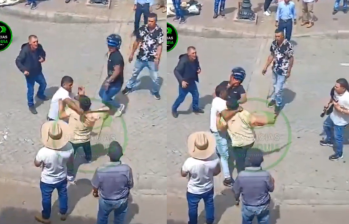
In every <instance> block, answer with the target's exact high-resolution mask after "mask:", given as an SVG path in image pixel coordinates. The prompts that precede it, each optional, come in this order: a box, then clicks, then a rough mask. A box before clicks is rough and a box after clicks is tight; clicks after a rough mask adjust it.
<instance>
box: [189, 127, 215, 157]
mask: <svg viewBox="0 0 349 224" xmlns="http://www.w3.org/2000/svg"><path fill="white" fill-rule="evenodd" d="M188 152H189V155H190V156H191V157H193V158H195V159H207V158H209V157H210V156H212V155H213V154H214V153H215V152H216V139H215V138H214V136H213V135H212V134H211V133H209V132H194V133H192V134H191V135H190V136H189V138H188Z"/></svg>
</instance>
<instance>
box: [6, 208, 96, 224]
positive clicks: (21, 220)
mask: <svg viewBox="0 0 349 224" xmlns="http://www.w3.org/2000/svg"><path fill="white" fill-rule="evenodd" d="M37 214H39V212H38V211H35V210H27V209H23V208H14V207H8V208H4V209H2V210H1V213H0V223H3V224H37V222H36V221H35V219H34V216H35V215H37ZM51 222H52V223H57V224H58V223H65V224H78V223H83V224H96V222H97V220H96V219H92V218H86V217H76V216H70V217H68V219H67V220H66V221H65V222H62V221H60V220H59V218H58V216H56V217H53V219H51Z"/></svg>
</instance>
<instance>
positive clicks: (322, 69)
mask: <svg viewBox="0 0 349 224" xmlns="http://www.w3.org/2000/svg"><path fill="white" fill-rule="evenodd" d="M271 41H272V39H234V40H231V41H227V40H223V39H204V38H193V37H181V38H180V40H179V43H178V45H177V47H176V48H175V49H174V50H173V51H171V52H169V53H168V56H167V57H168V67H167V71H168V74H169V75H170V76H169V77H168V81H169V82H170V83H171V82H173V83H175V82H176V80H175V77H174V75H173V68H174V66H175V65H176V63H177V62H178V55H179V54H181V53H184V52H185V50H186V47H187V46H190V45H194V46H196V47H197V50H198V55H199V57H200V62H201V67H202V73H201V74H200V84H199V89H200V94H201V106H202V107H203V108H204V109H205V112H206V113H205V114H204V115H193V114H191V112H190V109H189V108H190V103H191V97H190V96H188V98H187V100H186V101H185V103H184V104H183V105H182V106H181V107H180V109H179V110H180V111H181V110H182V111H184V112H182V114H180V116H179V118H178V119H174V118H171V117H169V118H168V130H169V133H171V134H169V135H168V142H167V146H168V149H169V151H168V159H167V161H168V182H167V183H168V192H167V193H168V195H172V194H173V195H182V196H183V197H184V192H185V190H186V188H185V186H186V185H185V184H186V182H187V180H186V179H185V178H180V175H179V170H180V167H181V165H182V164H183V162H184V161H185V159H186V158H187V152H186V138H187V136H188V135H189V134H190V133H191V132H193V131H198V130H208V129H209V111H210V106H209V104H210V102H211V100H212V93H213V91H214V88H215V86H216V85H217V84H218V83H219V82H221V81H222V80H225V79H227V78H228V77H229V74H230V70H231V69H232V67H234V66H242V67H244V68H246V71H247V73H248V76H247V79H246V81H245V83H244V85H245V87H246V88H247V89H248V92H247V94H248V97H250V98H251V100H250V101H249V103H248V104H247V105H245V106H246V107H247V108H248V109H249V110H252V109H253V110H257V111H261V112H262V111H263V112H264V111H267V112H268V109H266V107H265V100H266V98H267V96H268V92H269V90H270V89H271V74H270V72H269V73H268V74H267V75H266V77H264V76H262V75H261V71H262V67H263V66H264V63H265V60H266V57H267V55H268V51H269V46H270V43H271ZM295 41H296V44H297V45H296V47H295V65H294V69H293V71H292V76H291V78H290V79H289V81H288V82H287V84H286V89H285V93H284V94H285V101H286V103H287V105H286V107H285V109H284V115H283V116H282V117H280V118H279V120H278V122H277V123H276V124H275V126H274V127H266V128H261V129H258V130H257V133H258V136H257V139H258V141H257V143H256V146H258V148H260V149H262V150H263V151H265V152H266V154H268V155H266V159H265V164H264V167H269V168H270V169H269V170H270V171H271V173H272V174H273V175H274V176H275V180H276V185H277V188H276V190H275V192H274V193H273V198H274V199H275V203H277V204H333V203H335V204H348V201H349V180H348V178H347V175H346V171H347V170H348V164H347V163H346V160H347V157H345V159H344V160H342V161H338V162H330V161H329V160H328V157H329V156H330V155H331V154H332V150H331V149H330V148H326V147H321V146H320V145H319V142H318V141H319V140H320V139H321V136H319V135H320V134H321V132H322V122H323V119H322V118H320V116H319V115H320V113H321V110H322V108H323V105H324V104H325V103H327V101H328V94H329V91H328V90H330V88H331V87H332V86H333V83H334V82H335V80H336V79H337V78H340V77H345V74H346V73H347V72H348V67H343V66H340V63H343V60H345V59H344V58H345V55H346V54H347V51H346V50H344V49H343V47H342V46H345V45H346V44H348V43H349V42H348V40H334V39H310V38H300V39H295ZM207 46H210V47H209V48H208V47H207ZM319 46H320V47H319ZM323 55H326V57H323ZM328 74H331V75H328ZM314 80H316V82H315V81H314ZM177 88H178V87H177V85H169V86H168V87H167V92H168V94H171V95H169V96H168V101H169V102H170V103H169V105H168V107H169V108H170V105H171V103H172V102H173V101H174V100H175V97H176V95H177V91H178V90H177ZM260 101H262V102H260ZM263 101H264V102H263ZM251 108H252V109H251ZM188 109H189V110H188ZM168 116H170V115H168ZM346 139H348V137H346ZM279 148H281V149H280V150H278V149H279ZM346 150H347V146H345V151H346ZM272 151H277V152H272ZM281 159H282V160H281ZM279 160H281V161H280V162H279ZM278 162H279V163H278ZM273 165H275V166H274V167H272V166H273ZM215 180H216V185H215V189H216V191H217V193H218V194H219V192H221V191H222V190H224V189H225V188H224V187H223V186H222V180H223V179H222V177H219V178H216V179H215Z"/></svg>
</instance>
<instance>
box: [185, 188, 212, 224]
mask: <svg viewBox="0 0 349 224" xmlns="http://www.w3.org/2000/svg"><path fill="white" fill-rule="evenodd" d="M213 195H214V190H213V188H212V189H211V190H210V191H208V192H206V193H203V194H192V193H189V192H187V201H188V215H189V222H188V224H198V206H199V202H200V201H201V199H203V200H204V203H205V212H206V223H207V224H213V222H214V201H213Z"/></svg>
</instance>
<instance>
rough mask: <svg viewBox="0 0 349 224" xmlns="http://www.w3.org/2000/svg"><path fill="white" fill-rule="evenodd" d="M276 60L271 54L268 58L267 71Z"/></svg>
mask: <svg viewBox="0 0 349 224" xmlns="http://www.w3.org/2000/svg"><path fill="white" fill-rule="evenodd" d="M273 60H274V55H272V54H270V55H269V56H268V58H267V63H266V64H265V67H264V68H265V69H267V68H268V67H269V66H270V64H271V63H272V62H273Z"/></svg>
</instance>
